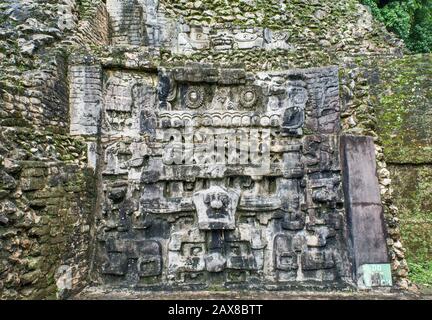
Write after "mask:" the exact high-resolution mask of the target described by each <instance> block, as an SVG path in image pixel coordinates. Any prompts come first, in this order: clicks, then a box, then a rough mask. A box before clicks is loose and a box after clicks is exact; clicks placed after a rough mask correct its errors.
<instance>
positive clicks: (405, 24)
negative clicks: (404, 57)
mask: <svg viewBox="0 0 432 320" xmlns="http://www.w3.org/2000/svg"><path fill="white" fill-rule="evenodd" d="M362 3H363V4H366V5H368V6H369V7H370V8H371V10H372V13H373V15H374V16H375V17H376V18H377V19H378V20H380V21H382V22H383V23H384V24H385V25H386V27H387V29H388V30H390V31H392V32H394V33H396V34H397V35H398V36H399V37H400V38H402V39H403V40H404V41H405V44H406V45H407V47H408V48H409V49H410V50H411V51H414V52H431V51H432V1H431V0H362Z"/></svg>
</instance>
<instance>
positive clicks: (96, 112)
mask: <svg viewBox="0 0 432 320" xmlns="http://www.w3.org/2000/svg"><path fill="white" fill-rule="evenodd" d="M101 71H102V70H101V68H100V66H98V65H89V66H87V65H73V66H70V67H69V81H70V94H69V99H70V118H71V119H70V122H71V123H70V133H71V134H72V135H96V134H97V133H98V131H99V130H100V129H99V128H100V116H101V109H102V79H101V77H102V73H101Z"/></svg>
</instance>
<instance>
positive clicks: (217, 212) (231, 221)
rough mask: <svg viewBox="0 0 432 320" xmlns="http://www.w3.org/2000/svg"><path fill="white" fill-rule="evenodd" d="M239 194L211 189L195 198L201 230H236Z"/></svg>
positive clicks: (224, 189)
mask: <svg viewBox="0 0 432 320" xmlns="http://www.w3.org/2000/svg"><path fill="white" fill-rule="evenodd" d="M238 201H239V194H238V193H237V191H235V190H229V189H226V188H222V187H217V186H214V187H211V188H209V189H207V190H203V191H199V192H197V193H195V194H194V196H193V203H194V205H195V207H196V210H197V213H198V225H199V228H200V229H201V230H226V229H228V230H232V229H235V212H236V208H237V204H238Z"/></svg>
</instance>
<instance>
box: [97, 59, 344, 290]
mask: <svg viewBox="0 0 432 320" xmlns="http://www.w3.org/2000/svg"><path fill="white" fill-rule="evenodd" d="M242 72H243V71H241V70H240V71H239V70H235V69H223V68H220V67H217V66H214V67H212V66H208V67H206V68H200V67H197V66H196V65H186V66H183V67H177V68H175V69H172V70H165V69H161V70H159V73H158V74H151V73H138V72H133V71H112V70H105V71H104V74H103V79H104V81H103V84H102V85H101V92H102V95H103V107H102V114H101V119H102V131H101V139H100V147H99V148H100V150H101V153H100V155H101V157H102V159H101V161H99V162H98V163H99V166H98V168H97V170H98V172H99V174H100V179H101V184H102V194H101V197H100V208H101V210H100V213H99V215H98V220H97V223H96V225H97V255H96V260H95V261H96V264H95V266H96V267H95V270H94V273H95V274H96V276H97V279H98V281H100V282H101V283H106V284H112V285H119V286H131V285H133V286H144V287H145V286H152V287H155V288H156V287H158V288H163V287H164V286H165V285H170V286H171V287H179V288H182V287H190V286H201V287H202V286H207V285H212V284H216V285H222V286H240V287H241V286H248V287H253V286H254V285H256V284H262V285H276V286H279V287H283V286H290V285H295V284H299V283H303V284H309V283H323V284H329V285H336V284H341V283H342V284H343V283H346V282H347V281H349V279H350V270H349V265H350V263H349V259H348V257H347V251H346V239H345V218H344V201H343V193H342V186H341V180H342V179H341V167H340V161H339V136H338V133H339V104H338V98H337V97H338V78H337V77H338V70H337V68H323V69H307V70H292V71H284V72H269V73H259V74H255V75H249V76H248V77H246V76H245V74H244V73H242ZM203 79H206V80H203ZM246 79H247V80H246Z"/></svg>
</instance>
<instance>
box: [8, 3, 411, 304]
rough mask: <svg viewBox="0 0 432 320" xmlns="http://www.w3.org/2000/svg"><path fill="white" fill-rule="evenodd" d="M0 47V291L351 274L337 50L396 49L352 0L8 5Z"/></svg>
mask: <svg viewBox="0 0 432 320" xmlns="http://www.w3.org/2000/svg"><path fill="white" fill-rule="evenodd" d="M329 12H335V13H336V14H337V16H338V19H335V18H334V17H333V16H332V15H331V14H329ZM340 25H345V26H346V28H345V29H344V32H340ZM371 30H376V32H371ZM0 46H1V47H2V50H0V68H1V70H2V71H4V72H2V73H0V129H1V131H0V142H1V144H0V182H1V183H0V209H1V210H0V237H1V240H2V246H1V248H0V252H1V256H0V257H1V258H0V296H1V297H2V298H7V299H12V298H18V299H22V298H28V299H30V298H39V297H42V298H46V297H53V296H55V295H56V294H57V297H65V296H67V295H69V294H73V293H75V292H76V291H78V290H79V289H81V288H82V287H83V286H85V285H87V284H88V283H90V282H91V283H94V284H96V285H107V286H109V287H111V288H112V287H125V288H135V287H136V286H138V287H141V288H146V289H149V290H155V289H158V290H160V289H169V290H172V289H193V290H196V289H203V288H209V289H215V290H216V289H226V288H228V289H231V288H241V289H244V288H249V289H251V290H254V289H257V290H258V289H268V290H274V289H282V288H290V287H296V288H298V287H302V286H304V287H310V288H314V289H323V288H327V287H334V288H337V289H338V288H341V287H347V286H353V285H354V286H355V284H356V279H354V278H353V277H352V274H353V267H354V268H355V265H354V264H353V260H352V259H351V255H350V254H351V251H350V250H351V249H350V247H349V246H348V244H349V242H348V238H347V236H346V232H347V226H348V225H347V220H346V219H347V216H346V213H345V209H346V208H347V205H346V203H345V200H344V195H343V190H342V177H343V174H342V173H343V167H342V165H341V163H340V154H339V144H340V135H341V133H342V132H346V131H352V132H354V133H355V134H362V135H365V134H366V135H369V134H371V135H373V130H369V129H370V126H369V124H370V123H371V121H370V119H368V118H367V117H368V116H369V115H370V112H369V111H370V110H367V109H364V100H365V99H367V94H365V92H367V88H365V87H364V85H363V79H362V75H361V74H360V73H358V72H357V71H358V70H357V67H356V66H355V65H354V64H353V61H354V60H355V61H357V60H358V59H359V57H363V58H364V59H369V58H370V56H371V55H375V54H383V55H392V56H394V55H398V54H400V53H401V50H402V49H403V45H401V43H400V42H398V41H397V40H396V39H394V37H392V36H391V35H389V34H388V33H386V32H385V31H384V27H383V26H382V25H380V24H378V23H377V22H376V21H373V19H372V18H371V15H370V13H369V12H367V10H366V9H365V8H364V7H363V6H361V5H359V4H358V3H357V2H356V1H354V0H344V1H337V2H335V1H323V2H318V1H307V2H306V1H299V3H298V4H297V3H294V2H290V1H281V2H278V3H277V4H276V3H273V2H270V1H269V2H259V3H258V2H255V1H242V0H241V1H240V0H239V1H237V0H233V1H230V4H229V6H225V5H223V4H217V5H215V3H214V1H210V0H203V1H196V2H188V1H171V0H160V1H158V0H125V1H114V0H107V1H100V0H93V1H90V0H82V1H74V0H58V1H49V2H45V3H42V2H41V1H34V0H26V1H21V0H19V1H15V2H12V1H7V0H6V1H1V2H0ZM336 66H339V68H338V67H336ZM315 67H316V68H315ZM340 96H341V97H342V99H339V97H340ZM341 117H342V119H341ZM190 128H192V131H188V130H190ZM368 130H369V131H368ZM371 131H372V132H371ZM191 137H192V142H194V143H192V147H191V143H190V141H191V140H188V139H190V138H191ZM233 137H234V138H233ZM237 138H238V139H237ZM195 142H197V143H195ZM212 143H214V145H215V147H214V148H213V151H212V148H211V147H210V146H211V144H212ZM215 150H216V151H218V152H214V151H215ZM233 151H235V152H233ZM381 154H382V153H381ZM371 161H373V160H371ZM380 162H381V163H383V159H381V158H379V159H378V163H380ZM384 163H385V162H384ZM382 188H383V186H382V185H381V190H380V191H381V192H382ZM385 195H386V194H385ZM3 241H4V242H3ZM3 243H4V245H3ZM17 246H18V247H19V248H20V249H19V250H18V249H16V248H17ZM41 261H43V262H41ZM397 268H398V267H396V269H397ZM398 270H399V269H398ZM397 274H399V273H397ZM404 277H406V275H405V276H403V275H402V276H400V279H404Z"/></svg>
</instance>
